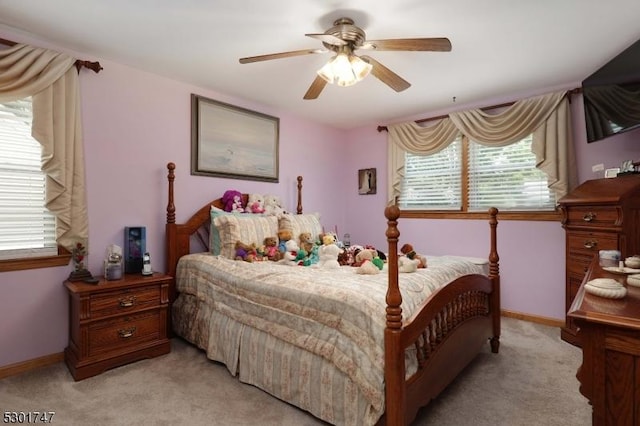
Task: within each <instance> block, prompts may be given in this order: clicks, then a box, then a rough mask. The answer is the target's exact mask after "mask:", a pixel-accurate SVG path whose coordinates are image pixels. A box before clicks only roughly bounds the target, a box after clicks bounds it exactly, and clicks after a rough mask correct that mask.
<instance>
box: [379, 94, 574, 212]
mask: <svg viewBox="0 0 640 426" xmlns="http://www.w3.org/2000/svg"><path fill="white" fill-rule="evenodd" d="M387 128H388V130H389V144H388V153H389V167H388V171H389V176H388V198H387V203H388V204H393V203H395V200H396V198H397V197H398V196H399V195H400V190H401V185H402V179H403V177H404V156H405V152H410V153H412V154H418V155H428V154H433V153H436V152H438V151H440V150H442V149H444V148H446V147H447V146H448V145H449V144H450V143H451V142H453V141H454V140H455V139H456V137H457V136H458V135H459V134H463V135H465V136H467V137H469V138H470V139H471V140H473V141H476V142H478V143H481V144H484V145H489V146H505V145H509V144H511V143H515V142H517V141H519V140H521V139H523V138H524V137H526V136H527V135H529V134H532V133H533V143H532V146H531V151H532V152H533V153H534V154H535V156H536V167H537V168H538V169H540V170H541V171H543V172H544V173H545V174H546V175H547V183H548V186H549V189H550V190H551V191H553V192H554V195H555V198H556V200H558V199H559V198H561V197H562V196H564V195H565V194H566V193H567V192H568V191H569V190H571V189H572V188H573V187H574V186H575V185H576V183H577V173H576V166H575V158H574V153H573V142H572V135H571V114H570V110H569V101H568V99H567V97H566V92H558V93H551V94H547V95H543V96H538V97H535V98H530V99H524V100H521V101H518V102H516V103H515V104H513V105H512V106H511V107H509V108H506V109H505V110H504V111H502V112H500V113H497V114H488V113H486V112H484V111H482V110H479V109H476V110H469V111H462V112H456V113H451V114H449V116H448V117H447V118H444V119H441V120H439V121H438V122H437V123H436V124H433V125H431V126H428V127H421V126H418V125H417V124H416V123H415V122H409V123H401V124H394V125H389V126H387Z"/></svg>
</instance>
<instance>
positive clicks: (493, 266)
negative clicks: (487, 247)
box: [489, 207, 501, 353]
mask: <svg viewBox="0 0 640 426" xmlns="http://www.w3.org/2000/svg"><path fill="white" fill-rule="evenodd" d="M489 216H490V218H489V227H490V229H491V251H490V252H489V278H491V281H493V291H492V292H491V313H492V315H493V318H492V319H493V337H492V338H491V352H493V353H498V350H499V349H500V314H501V312H500V306H501V305H500V264H499V261H500V257H499V256H498V239H497V233H496V230H497V227H498V209H497V208H495V207H491V208H490V209H489Z"/></svg>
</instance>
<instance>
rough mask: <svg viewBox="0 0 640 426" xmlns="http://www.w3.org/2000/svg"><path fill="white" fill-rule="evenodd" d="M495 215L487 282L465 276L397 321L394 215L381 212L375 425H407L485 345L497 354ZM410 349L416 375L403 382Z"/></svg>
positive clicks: (393, 211)
mask: <svg viewBox="0 0 640 426" xmlns="http://www.w3.org/2000/svg"><path fill="white" fill-rule="evenodd" d="M497 214H498V210H497V209H491V210H490V211H489V215H490V221H489V225H490V231H491V232H490V236H491V244H490V245H491V248H490V255H489V277H487V276H484V275H466V276H463V277H461V278H459V279H458V280H456V281H454V282H452V283H450V284H448V285H447V286H445V287H443V288H442V289H440V290H439V291H437V292H435V293H434V294H433V295H432V296H431V297H430V298H429V299H427V300H426V301H425V302H424V304H423V305H422V308H421V309H420V310H419V311H417V313H416V314H415V315H413V316H412V317H411V318H407V319H405V320H403V318H402V308H401V304H402V295H401V294H400V290H399V286H398V279H399V277H398V267H397V264H398V261H397V253H398V250H397V244H398V237H399V236H400V232H399V231H398V227H397V220H398V218H399V216H400V210H399V209H398V208H397V207H396V206H390V207H387V209H386V210H385V216H386V217H387V220H388V222H387V224H388V227H387V233H386V235H387V241H388V243H389V287H388V289H387V308H386V316H387V327H386V329H385V386H386V389H385V398H386V408H385V415H384V417H383V418H382V419H381V421H380V423H381V424H382V423H385V424H387V425H394V426H396V425H406V424H409V423H410V422H411V421H412V420H413V419H414V418H415V416H416V414H417V413H418V410H419V409H420V408H421V407H423V406H425V405H427V404H428V403H429V402H430V401H431V400H432V399H433V398H435V397H436V396H437V395H438V394H439V393H440V392H441V391H442V390H443V389H444V388H445V387H446V386H447V385H448V384H449V383H451V382H452V381H453V380H454V379H455V378H456V377H457V375H458V374H459V373H460V372H461V371H462V370H463V369H464V368H465V367H466V366H467V365H468V364H469V362H471V360H472V359H473V358H475V356H476V355H477V354H478V352H479V351H480V350H481V348H482V345H484V344H486V342H487V340H488V341H490V343H491V350H492V351H493V352H494V353H497V352H498V349H499V339H500V277H499V266H498V260H499V257H498V252H497V242H496V241H497V238H496V227H497V223H498V222H497ZM410 347H414V348H415V356H416V357H417V362H418V370H417V371H416V372H415V373H414V374H412V375H411V376H410V377H408V378H407V377H406V367H405V351H406V349H407V348H410Z"/></svg>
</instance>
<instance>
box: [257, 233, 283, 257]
mask: <svg viewBox="0 0 640 426" xmlns="http://www.w3.org/2000/svg"><path fill="white" fill-rule="evenodd" d="M262 251H263V254H264V256H265V257H266V258H267V259H268V260H273V261H274V262H277V261H278V260H280V259H282V253H280V251H279V250H278V238H277V237H267V238H265V239H264V248H263V249H262Z"/></svg>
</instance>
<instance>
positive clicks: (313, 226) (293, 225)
mask: <svg viewBox="0 0 640 426" xmlns="http://www.w3.org/2000/svg"><path fill="white" fill-rule="evenodd" d="M278 225H279V227H280V229H288V230H290V231H291V235H293V238H294V239H295V240H296V241H297V240H298V237H299V236H300V234H301V233H302V232H310V233H311V236H312V237H313V238H318V236H319V235H320V234H321V233H322V232H323V229H322V224H321V223H320V213H313V214H285V215H282V216H281V217H280V220H279V223H278Z"/></svg>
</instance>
